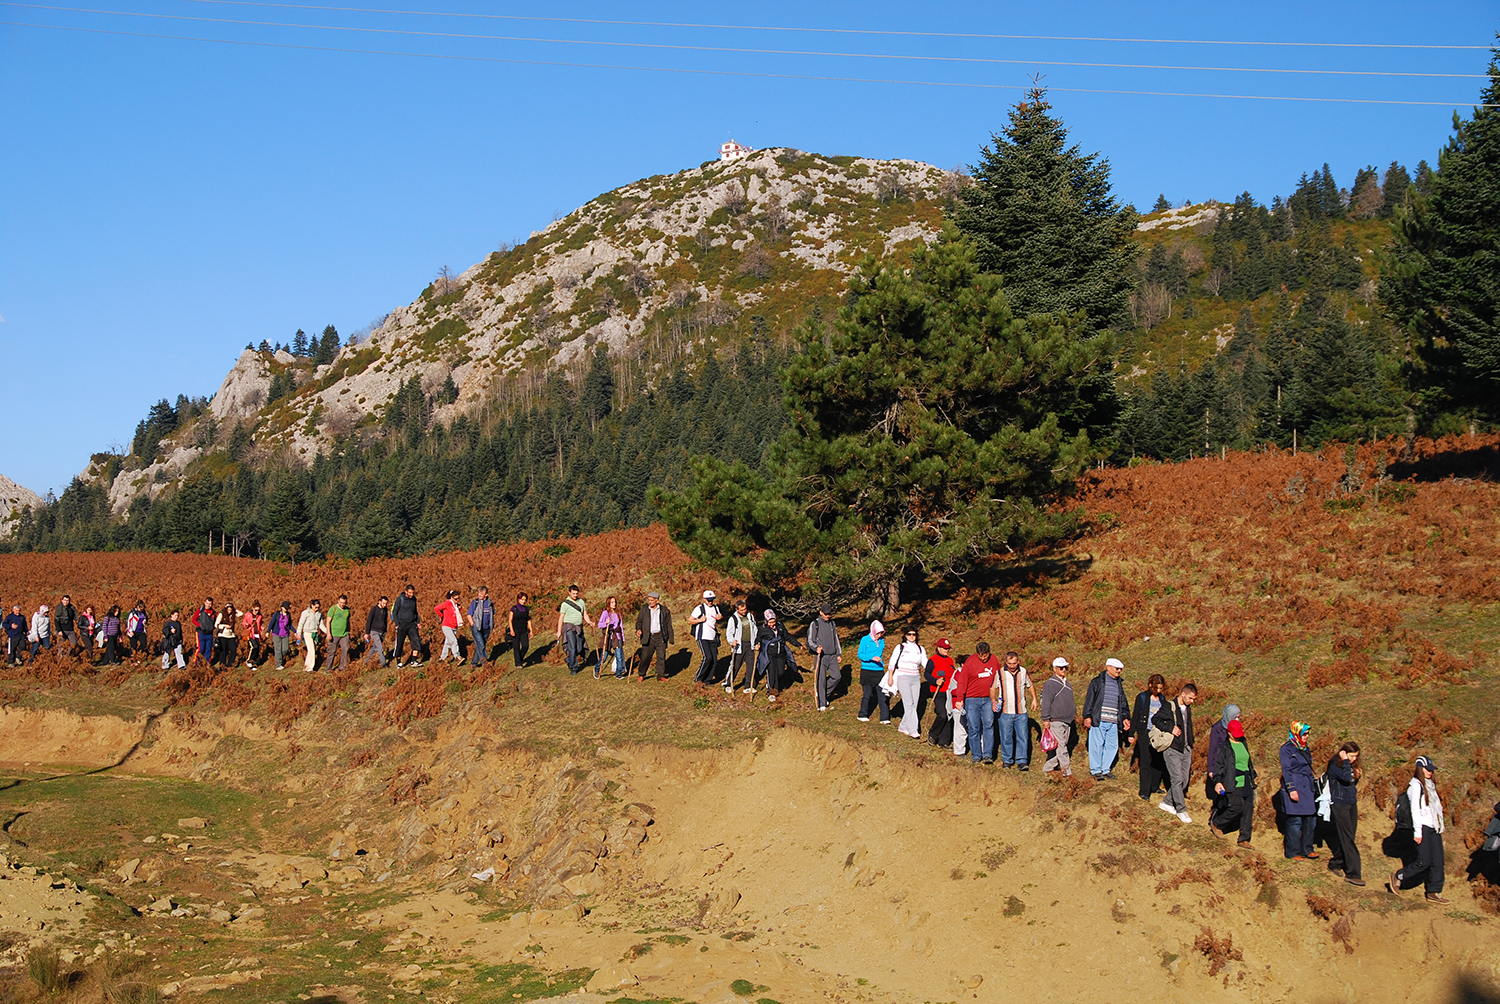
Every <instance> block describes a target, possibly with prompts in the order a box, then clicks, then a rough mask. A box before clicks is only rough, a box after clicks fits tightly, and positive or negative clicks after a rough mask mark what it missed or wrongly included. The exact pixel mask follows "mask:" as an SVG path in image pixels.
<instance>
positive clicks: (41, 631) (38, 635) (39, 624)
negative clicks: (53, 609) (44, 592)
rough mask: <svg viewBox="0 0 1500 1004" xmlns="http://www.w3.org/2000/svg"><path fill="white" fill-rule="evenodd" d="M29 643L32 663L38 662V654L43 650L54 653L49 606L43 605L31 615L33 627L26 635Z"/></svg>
mask: <svg viewBox="0 0 1500 1004" xmlns="http://www.w3.org/2000/svg"><path fill="white" fill-rule="evenodd" d="M26 639H27V641H29V642H31V656H30V658H31V661H32V662H36V657H37V653H38V652H40V651H41V650H42V649H44V648H45V649H46V650H47V651H49V652H50V651H52V617H51V616H50V610H49V609H48V607H47V604H45V603H43V604H42V605H41V606H39V607H37V608H36V613H34V614H32V615H31V626H30V629H29V630H28V631H27V633H26Z"/></svg>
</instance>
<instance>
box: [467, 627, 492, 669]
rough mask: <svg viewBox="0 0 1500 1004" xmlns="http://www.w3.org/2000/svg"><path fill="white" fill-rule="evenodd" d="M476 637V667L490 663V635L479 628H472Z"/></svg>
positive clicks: (471, 630)
mask: <svg viewBox="0 0 1500 1004" xmlns="http://www.w3.org/2000/svg"><path fill="white" fill-rule="evenodd" d="M469 630H470V632H471V633H472V634H473V635H474V665H476V666H479V665H483V664H484V663H486V662H489V661H490V633H489V632H488V631H481V630H480V629H479V628H477V627H475V628H470V629H469Z"/></svg>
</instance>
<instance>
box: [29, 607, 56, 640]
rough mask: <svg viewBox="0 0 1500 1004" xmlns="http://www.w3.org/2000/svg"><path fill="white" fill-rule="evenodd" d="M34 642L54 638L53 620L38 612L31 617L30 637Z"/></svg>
mask: <svg viewBox="0 0 1500 1004" xmlns="http://www.w3.org/2000/svg"><path fill="white" fill-rule="evenodd" d="M28 637H29V638H30V640H32V641H40V640H41V639H43V638H50V637H52V618H51V617H49V616H47V615H46V614H44V613H42V612H41V611H40V610H38V611H37V612H36V613H34V614H32V615H31V631H30V633H29V635H28Z"/></svg>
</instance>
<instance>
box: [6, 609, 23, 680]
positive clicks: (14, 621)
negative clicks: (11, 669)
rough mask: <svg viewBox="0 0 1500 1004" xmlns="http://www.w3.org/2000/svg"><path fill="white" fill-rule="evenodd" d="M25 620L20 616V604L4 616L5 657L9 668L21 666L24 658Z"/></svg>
mask: <svg viewBox="0 0 1500 1004" xmlns="http://www.w3.org/2000/svg"><path fill="white" fill-rule="evenodd" d="M26 631H27V626H26V618H25V617H22V616H21V604H19V603H17V604H16V605H14V606H13V607H11V608H10V613H8V614H6V615H5V656H6V662H7V663H9V664H10V665H11V666H19V665H21V660H22V659H24V658H25V657H26Z"/></svg>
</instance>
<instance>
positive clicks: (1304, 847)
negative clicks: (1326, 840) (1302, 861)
mask: <svg viewBox="0 0 1500 1004" xmlns="http://www.w3.org/2000/svg"><path fill="white" fill-rule="evenodd" d="M1317 825H1318V817H1317V816H1287V817H1286V834H1285V838H1286V839H1285V840H1284V841H1283V843H1282V852H1283V853H1284V854H1285V855H1286V856H1287V857H1289V858H1296V857H1303V858H1305V857H1307V856H1308V855H1309V854H1311V853H1312V852H1313V830H1314V829H1315V828H1316V827H1317Z"/></svg>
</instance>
